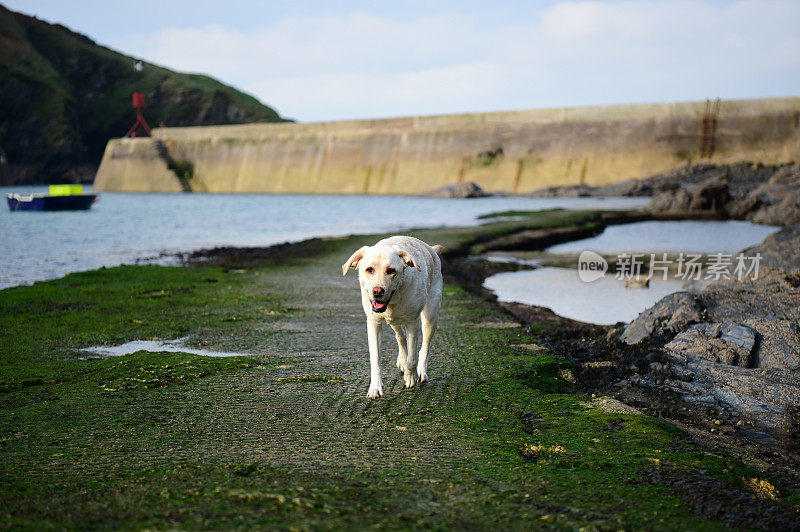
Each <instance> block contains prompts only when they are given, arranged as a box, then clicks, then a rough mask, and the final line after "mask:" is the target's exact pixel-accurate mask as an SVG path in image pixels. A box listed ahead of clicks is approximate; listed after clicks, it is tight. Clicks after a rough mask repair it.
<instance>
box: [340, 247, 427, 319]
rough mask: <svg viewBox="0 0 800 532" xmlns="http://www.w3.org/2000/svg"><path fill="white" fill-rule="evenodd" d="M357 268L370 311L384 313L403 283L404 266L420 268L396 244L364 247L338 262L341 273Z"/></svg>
mask: <svg viewBox="0 0 800 532" xmlns="http://www.w3.org/2000/svg"><path fill="white" fill-rule="evenodd" d="M350 268H356V269H358V281H359V283H361V290H363V291H364V293H365V294H366V295H367V296H368V297H369V300H370V302H371V304H372V310H373V312H377V313H381V312H385V311H386V309H387V308H389V301H391V300H392V296H394V293H395V291H397V288H398V287H399V286H400V284H401V283H402V282H403V278H404V276H405V270H406V268H415V269H416V270H417V271H421V269H420V267H419V265H418V264H416V263H415V261H414V258H413V257H412V256H411V255H410V254H409V253H408V252H407V251H406V250H404V249H400V248H399V247H397V246H372V247H370V246H364V247H363V248H361V249H359V250H357V251H356V252H355V253H353V254H352V255H351V256H350V258H349V259H347V262H345V263H344V264H342V275H347V270H349V269H350Z"/></svg>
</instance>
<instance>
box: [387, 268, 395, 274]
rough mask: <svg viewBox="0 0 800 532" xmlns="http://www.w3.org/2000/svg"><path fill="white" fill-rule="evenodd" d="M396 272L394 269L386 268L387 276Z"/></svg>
mask: <svg viewBox="0 0 800 532" xmlns="http://www.w3.org/2000/svg"><path fill="white" fill-rule="evenodd" d="M396 271H397V270H395V269H394V268H386V275H392V274H393V273H394V272H396Z"/></svg>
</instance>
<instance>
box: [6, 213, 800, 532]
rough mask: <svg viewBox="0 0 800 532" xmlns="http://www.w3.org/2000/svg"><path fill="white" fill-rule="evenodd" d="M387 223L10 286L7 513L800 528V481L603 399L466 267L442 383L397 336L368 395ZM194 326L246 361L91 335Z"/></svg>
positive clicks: (440, 235) (447, 338) (481, 525)
mask: <svg viewBox="0 0 800 532" xmlns="http://www.w3.org/2000/svg"><path fill="white" fill-rule="evenodd" d="M599 215H600V213H597V212H579V213H575V212H568V211H551V212H542V213H538V214H535V215H531V216H529V217H527V218H524V219H518V220H516V221H511V222H509V221H505V222H495V223H488V224H486V225H483V226H481V227H479V228H463V229H458V228H456V229H437V230H419V231H413V232H412V233H411V234H413V235H414V236H417V237H419V238H422V239H423V240H426V241H428V242H431V243H439V244H443V245H444V246H445V247H446V248H447V250H448V253H450V254H455V253H466V252H467V251H468V250H469V249H470V246H473V245H475V244H478V243H479V242H480V240H481V239H482V238H487V237H488V236H492V235H496V234H498V233H504V232H511V231H518V230H520V229H540V228H547V227H559V226H575V227H578V228H583V229H587V230H591V228H592V227H594V226H595V225H596V224H597V223H598V219H599ZM381 236H382V235H368V236H356V237H348V238H339V239H330V240H319V239H318V240H311V241H306V242H304V243H300V244H295V245H284V246H278V247H274V248H271V249H268V250H263V252H261V253H251V254H246V253H243V252H242V253H239V252H237V251H236V250H228V251H227V252H226V253H219V254H217V255H215V256H216V259H213V260H207V261H205V262H203V261H197V262H196V263H195V264H194V265H192V266H187V267H164V266H122V267H118V268H111V269H101V270H95V271H90V272H84V273H75V274H70V275H68V276H66V277H64V278H62V279H58V280H55V281H48V282H42V283H37V284H35V285H33V286H22V287H16V288H9V289H6V290H3V291H2V292H0V296H1V297H0V364H1V366H0V367H1V368H2V369H1V370H0V402H1V404H2V408H1V409H0V527H2V528H4V529H36V530H41V529H65V528H66V529H73V528H74V529H120V528H121V529H173V528H177V529H232V528H243V529H253V528H268V529H274V528H278V529H335V530H338V529H342V528H345V529H372V528H380V529H447V530H450V529H489V528H493V529H530V528H560V529H564V528H567V529H579V528H583V529H585V530H592V529H600V530H604V529H614V530H618V529H642V528H645V529H654V528H655V529H674V530H687V529H693V530H706V529H720V528H725V527H726V526H731V525H732V526H734V527H746V528H753V527H758V528H762V527H763V528H770V527H773V528H774V527H776V526H779V525H780V524H781V523H782V524H784V525H787V524H788V525H789V526H797V523H798V521H797V520H794V521H791V520H790V521H788V522H787V521H786V520H785V519H786V517H785V516H786V515H792V514H794V513H795V510H796V507H797V505H798V504H800V491H798V490H797V489H796V488H794V487H793V486H792V485H790V484H786V483H784V482H782V480H781V479H774V478H764V477H763V476H762V475H760V474H759V473H758V472H756V471H754V470H751V469H750V468H749V467H747V466H746V465H744V464H743V463H741V462H739V461H737V460H735V459H733V458H731V457H730V456H729V455H728V454H726V453H725V452H724V451H721V450H719V449H712V448H705V447H701V446H699V445H698V444H695V443H692V441H691V440H690V439H688V438H687V437H686V435H685V434H684V433H682V432H681V431H680V430H678V429H676V428H674V427H673V426H672V425H669V424H667V423H665V422H662V421H659V420H656V419H654V418H652V417H649V416H645V415H641V414H633V413H624V412H623V411H621V410H614V409H609V408H601V406H600V404H601V403H602V402H601V401H598V400H597V398H595V399H594V400H593V399H592V397H591V395H590V394H587V393H586V392H583V391H582V390H581V388H580V387H579V385H577V384H576V383H575V379H574V378H573V377H572V373H571V363H570V362H569V361H567V360H566V359H565V358H562V357H561V356H560V355H559V353H558V352H553V351H552V350H550V349H549V348H547V347H544V346H542V345H541V343H542V342H540V335H541V334H544V333H543V331H544V330H545V329H546V327H544V326H542V327H538V326H535V324H533V325H531V324H527V325H523V324H520V323H519V322H517V321H515V320H514V319H513V318H512V317H511V316H510V315H508V314H506V313H505V312H504V311H503V310H502V309H501V308H499V307H498V306H496V305H494V304H492V303H491V302H487V301H486V300H484V299H482V298H480V297H478V296H477V295H474V294H472V293H471V292H468V291H465V290H464V289H462V288H461V287H460V286H459V285H458V284H455V283H454V282H453V280H452V279H448V280H446V283H447V284H446V286H445V291H444V298H443V311H442V314H441V321H440V326H439V330H438V332H437V336H436V337H435V339H434V342H433V346H432V358H431V362H430V366H429V375H430V377H431V380H430V382H427V383H425V384H423V385H421V386H417V387H415V388H413V389H410V390H406V389H404V387H403V380H402V378H401V374H400V373H399V372H398V371H397V370H396V368H394V365H393V364H392V360H393V357H394V356H395V354H396V353H394V349H395V347H394V345H393V342H391V343H390V342H388V341H387V342H385V343H384V344H385V345H384V351H383V354H382V367H383V370H384V392H385V397H384V398H383V399H379V400H368V399H366V398H365V397H364V395H365V393H366V390H367V385H368V380H369V369H368V367H369V363H368V356H367V345H366V343H367V341H366V327H365V319H364V315H363V311H362V309H361V304H360V298H359V294H358V288H357V281H356V279H355V276H353V275H352V274H351V275H350V276H347V277H342V275H341V269H340V268H341V264H342V262H343V261H344V260H345V259H346V258H347V257H348V256H349V255H350V253H351V252H352V251H353V250H354V249H356V248H358V247H360V246H362V245H364V244H369V243H372V242H374V241H376V240H378V239H379V238H380V237H381ZM448 253H445V255H444V259H443V260H444V261H445V262H446V261H447V260H448ZM198 264H199V265H198ZM187 336H188V337H189V339H188V340H187V341H188V343H189V344H190V345H192V346H193V347H202V348H204V349H209V350H213V351H230V352H237V353H251V354H252V356H246V357H244V356H240V357H228V358H212V357H204V356H198V355H191V354H186V353H174V352H170V353H166V352H165V353H151V352H144V351H142V352H138V353H134V354H131V355H126V356H121V357H112V358H96V357H94V358H93V357H92V356H90V355H87V353H85V352H82V351H81V348H86V347H89V346H98V345H109V346H111V345H118V344H122V343H125V342H128V341H131V340H150V339H162V340H172V339H177V338H182V337H187ZM687 479H688V480H687ZM691 479H694V482H692V481H691ZM753 479H756V480H755V481H753ZM764 481H766V483H765V484H758V483H759V482H764ZM754 485H756V486H757V485H767V486H770V487H772V486H774V487H775V488H776V490H777V492H778V493H779V500H778V501H772V500H769V499H763V500H765V501H767V502H764V505H765V506H763V507H760V506H759V505H758V504H754V503H753V501H755V500H759V499H756V497H755V495H753V493H754V492H753V490H752V486H754ZM748 486H750V488H748ZM748 490H749V491H748ZM755 491H758V490H755ZM769 494H773V495H774V493H772V492H770V493H767V495H769ZM762 495H763V493H762ZM715 497H716V498H715ZM737 497H738V498H737ZM730 505H737V506H738V507H739V509H740V510H742V512H744V513H747V512H748V508H741V507H744V506H748V505H751V506H752V507H751V508H749V511H750V513H749V514H748V515H750V517H751V520H749V521H747V520H745V521H742V520H737V518H735V517H731V516H732V515H734V514H735V513H736V512H732V511H731V510H730V508H729V507H730ZM759 512H760V513H759ZM740 513H741V512H740ZM584 527H586V528H584Z"/></svg>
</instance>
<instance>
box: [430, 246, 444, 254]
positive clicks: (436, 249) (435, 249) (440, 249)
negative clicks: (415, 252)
mask: <svg viewBox="0 0 800 532" xmlns="http://www.w3.org/2000/svg"><path fill="white" fill-rule="evenodd" d="M431 247H432V248H433V250H434V251H435V252H436V254H437V255H441V254H442V251H444V246H440V245H439V244H436V245H435V246H431Z"/></svg>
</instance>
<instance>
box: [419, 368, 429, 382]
mask: <svg viewBox="0 0 800 532" xmlns="http://www.w3.org/2000/svg"><path fill="white" fill-rule="evenodd" d="M417 375H419V383H420V384H422V383H423V382H427V381H428V373H427V371H425V370H422V371H420V369H419V368H417Z"/></svg>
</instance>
